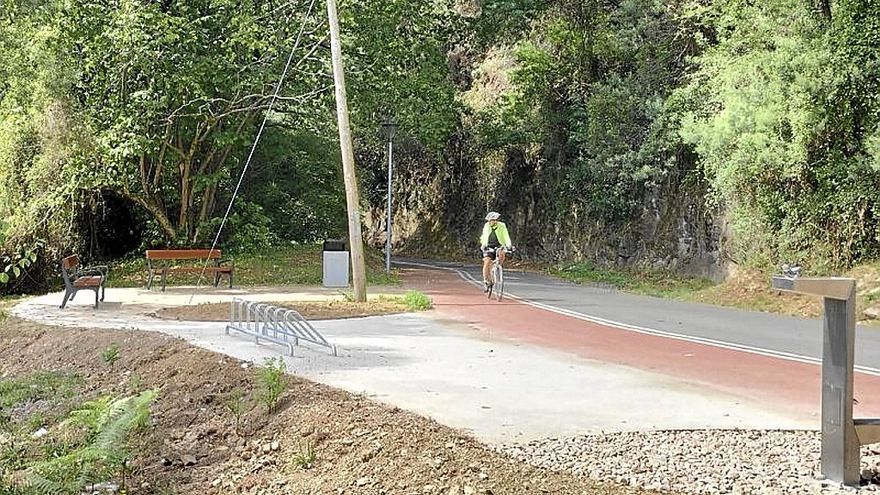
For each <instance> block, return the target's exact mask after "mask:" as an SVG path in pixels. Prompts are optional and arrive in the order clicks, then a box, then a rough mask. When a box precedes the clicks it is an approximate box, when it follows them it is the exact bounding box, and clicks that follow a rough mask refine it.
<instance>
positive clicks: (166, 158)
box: [58, 0, 326, 244]
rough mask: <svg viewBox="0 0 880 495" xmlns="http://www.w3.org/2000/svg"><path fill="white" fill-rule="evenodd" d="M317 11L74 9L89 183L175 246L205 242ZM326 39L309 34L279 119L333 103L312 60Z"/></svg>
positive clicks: (73, 44)
mask: <svg viewBox="0 0 880 495" xmlns="http://www.w3.org/2000/svg"><path fill="white" fill-rule="evenodd" d="M307 6H308V4H307V3H305V2H302V3H297V2H280V1H279V2H258V1H246V2H240V1H233V0H211V1H209V0H196V1H190V2H167V3H160V2H151V3H148V4H144V3H143V2H139V1H135V0H120V1H118V2H115V3H105V2H92V1H88V0H76V1H74V2H67V3H66V4H65V7H64V8H63V9H62V11H61V12H60V13H59V16H58V18H59V22H60V25H61V28H60V31H61V34H60V38H61V40H60V42H61V44H62V45H63V48H64V49H67V50H69V53H72V54H73V57H71V58H70V59H67V60H64V62H65V63H66V64H67V65H68V66H69V67H71V68H72V70H75V71H76V74H77V78H76V81H75V82H74V83H73V84H72V85H71V87H70V90H69V91H70V95H71V97H72V99H73V101H74V102H75V103H76V106H77V110H78V111H77V113H78V117H80V118H82V122H83V125H84V126H85V127H86V128H87V129H88V138H89V139H88V141H87V142H86V143H84V145H83V146H82V147H81V148H80V149H79V150H78V153H77V157H76V158H77V164H78V168H79V171H80V173H81V174H82V176H83V177H84V179H85V182H86V183H87V184H89V186H90V187H91V188H93V189H102V188H103V189H110V190H113V191H116V192H118V193H119V194H121V195H122V196H124V197H126V198H128V199H129V200H131V201H133V202H135V203H137V204H138V205H140V206H142V207H143V208H144V209H145V210H146V211H147V212H149V214H150V215H151V216H152V218H153V219H154V220H155V221H156V222H157V224H158V225H159V226H160V228H161V231H162V232H163V233H164V235H165V237H166V239H167V240H168V241H172V242H179V243H185V244H186V243H194V242H197V240H198V239H200V238H203V237H204V236H205V234H204V233H202V232H200V231H199V226H201V225H203V224H204V223H205V222H206V221H207V220H208V219H209V218H211V216H212V214H213V210H214V203H215V201H216V198H217V188H218V185H219V184H221V181H222V180H223V179H224V178H226V177H228V176H230V175H237V172H238V170H239V169H240V166H241V165H242V164H243V161H244V157H245V152H246V149H247V145H249V144H250V143H251V142H252V140H253V137H254V127H255V122H256V121H257V119H258V118H259V117H262V115H263V114H264V112H265V111H266V109H267V107H268V104H269V101H270V97H271V95H272V89H273V85H274V83H275V82H276V81H277V79H278V77H279V75H280V74H281V68H282V67H283V64H284V62H285V60H286V55H287V52H288V51H289V50H290V48H291V46H292V44H293V42H294V40H295V39H296V34H297V32H298V28H299V27H300V24H301V23H302V22H308V23H312V24H311V25H313V24H314V22H315V20H314V18H311V19H307V18H306V16H307V10H308V9H307ZM321 40H322V36H321V35H320V34H315V33H311V32H309V31H308V30H307V31H306V37H305V40H304V43H302V44H301V47H302V49H301V53H300V57H301V58H300V59H299V60H300V62H299V63H298V66H297V68H296V70H297V77H296V78H291V79H289V81H288V83H287V84H286V85H285V87H284V88H283V90H282V92H281V93H280V94H281V96H282V97H283V102H284V103H286V105H285V104H282V105H279V107H278V111H279V113H278V115H282V114H284V113H285V112H286V111H288V110H290V109H292V110H295V111H297V112H301V109H302V108H303V107H304V106H306V104H305V103H304V100H309V99H319V98H321V97H322V96H323V93H322V90H323V89H326V84H325V82H324V80H323V77H322V75H321V74H320V70H321V66H322V62H321V61H320V60H316V59H314V58H312V55H313V54H314V53H315V52H316V51H317V50H318V49H319V48H320V42H321ZM59 48H61V47H59ZM273 118H275V119H279V118H280V117H278V116H275V117H273Z"/></svg>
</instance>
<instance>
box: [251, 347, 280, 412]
mask: <svg viewBox="0 0 880 495" xmlns="http://www.w3.org/2000/svg"><path fill="white" fill-rule="evenodd" d="M286 372H287V365H286V364H285V363H284V360H283V359H281V358H277V359H274V358H273V359H266V361H265V362H264V363H263V366H261V367H259V368H258V369H257V383H258V386H259V389H260V394H259V399H260V402H262V403H263V404H264V405H265V406H266V409H267V410H268V411H269V412H270V413H272V412H275V408H276V407H277V406H278V401H279V400H280V399H281V396H282V395H284V390H285V389H286V388H287V376H286V375H285V373H286Z"/></svg>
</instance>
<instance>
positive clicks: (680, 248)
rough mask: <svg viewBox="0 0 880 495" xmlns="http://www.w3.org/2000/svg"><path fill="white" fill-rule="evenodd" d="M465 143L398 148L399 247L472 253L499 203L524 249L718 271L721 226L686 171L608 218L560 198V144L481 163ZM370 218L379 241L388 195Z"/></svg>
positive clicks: (610, 262) (369, 235)
mask: <svg viewBox="0 0 880 495" xmlns="http://www.w3.org/2000/svg"><path fill="white" fill-rule="evenodd" d="M466 149H467V143H466V142H465V140H463V139H459V140H458V141H454V142H452V143H450V146H449V148H448V149H447V150H446V153H445V155H444V161H442V162H441V161H439V160H437V161H431V160H429V159H428V157H427V156H426V155H424V154H422V153H419V152H416V153H414V152H413V151H412V150H410V151H405V150H402V151H400V152H397V151H396V152H395V174H396V175H395V185H394V190H395V193H394V219H393V222H394V225H393V227H394V232H393V244H394V249H395V251H398V252H411V253H419V254H431V255H447V256H448V255H451V254H454V255H458V256H464V257H472V258H476V256H477V254H476V250H477V247H478V246H477V238H478V236H479V232H480V229H481V228H482V225H483V217H484V215H485V213H486V211H487V210H496V211H499V212H501V213H502V215H503V217H504V218H503V219H504V221H505V222H506V223H507V225H508V227H509V228H510V231H511V235H512V237H513V240H514V243H515V244H516V245H517V247H518V249H519V252H520V255H521V256H523V257H524V258H527V259H533V260H542V261H554V262H555V261H559V262H564V261H581V260H585V261H591V262H594V263H596V264H598V265H601V266H615V267H639V268H652V269H669V270H673V271H676V272H680V273H686V274H691V275H700V276H706V277H710V278H714V279H719V278H721V277H723V272H724V270H723V260H722V254H721V252H722V249H721V246H722V245H723V229H722V228H721V227H720V225H719V223H718V221H717V220H716V217H717V215H715V214H714V212H712V211H710V210H709V209H708V208H707V206H706V204H705V201H704V200H703V197H704V193H705V189H704V187H702V186H699V185H696V186H695V185H689V186H687V187H685V185H684V183H685V180H684V175H685V174H684V173H679V174H670V175H669V176H668V177H667V178H666V179H665V180H664V181H663V182H662V183H659V184H656V185H655V186H653V187H650V188H647V189H646V191H645V195H644V197H643V198H642V207H641V209H640V211H639V212H638V214H637V215H636V216H634V218H632V219H631V220H628V221H626V222H623V223H616V224H613V225H609V224H605V223H603V222H601V221H597V220H595V219H592V218H590V217H589V216H582V215H581V214H580V213H579V212H578V211H577V209H576V208H573V207H570V206H567V205H565V204H564V202H562V201H560V200H559V198H558V192H557V191H558V189H559V183H560V179H561V174H562V171H563V170H564V166H565V157H564V155H563V154H562V153H555V154H551V155H550V156H552V157H553V159H551V160H548V159H546V156H547V153H543V156H544V157H545V158H538V156H539V155H541V154H532V155H530V154H529V153H527V152H525V151H523V150H518V149H511V150H509V151H507V153H506V154H505V156H502V157H499V159H498V160H497V162H496V163H494V164H493V165H491V167H489V168H492V170H486V168H487V164H486V160H480V159H477V158H473V157H470V156H469V154H468V153H467V152H466ZM487 176H488V177H493V179H492V180H487ZM366 223H367V228H366V230H365V238H366V239H368V241H369V242H371V243H373V244H374V245H377V246H381V245H384V242H385V223H386V222H385V203H384V201H381V202H376V203H375V204H373V205H371V208H370V210H369V213H368V215H367V219H366Z"/></svg>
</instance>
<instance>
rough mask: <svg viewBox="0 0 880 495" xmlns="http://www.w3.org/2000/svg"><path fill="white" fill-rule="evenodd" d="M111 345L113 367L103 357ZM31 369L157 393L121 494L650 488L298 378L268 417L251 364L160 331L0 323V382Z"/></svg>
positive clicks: (104, 389)
mask: <svg viewBox="0 0 880 495" xmlns="http://www.w3.org/2000/svg"><path fill="white" fill-rule="evenodd" d="M114 343H116V344H117V345H118V346H119V356H120V357H119V359H118V361H116V362H115V363H113V364H112V365H111V364H107V363H106V362H105V361H104V360H102V359H101V353H102V351H103V350H104V349H107V348H108V347H109V346H111V345H112V344H114ZM37 370H57V371H70V372H74V373H77V374H78V375H80V376H82V377H83V378H84V381H85V384H84V385H83V390H82V393H81V394H80V395H79V396H78V399H79V400H85V399H88V398H93V397H96V396H99V395H103V394H108V393H113V394H131V393H134V392H137V391H140V390H144V389H146V388H158V389H159V390H160V395H159V399H158V402H157V403H156V404H155V405H154V407H153V412H154V417H153V421H154V427H153V428H152V429H151V430H150V431H149V432H147V433H146V434H144V435H143V436H141V437H140V438H138V439H137V440H136V443H137V448H138V451H139V453H138V454H137V456H136V459H135V461H134V463H133V464H134V479H133V480H132V481H133V482H131V483H129V484H128V486H129V487H131V488H133V489H131V490H130V493H138V494H162V495H169V494H261V495H275V494H278V495H280V494H285V495H288V494H306V493H308V494H325V493H327V494H343V493H344V494H431V493H433V494H443V495H453V494H455V495H461V494H532V493H534V494H543V493H558V494H612V493H613V494H617V493H626V494H631V493H632V494H640V493H649V492H644V491H641V490H637V489H634V488H628V487H622V486H616V485H611V484H600V483H596V482H593V481H590V480H586V479H583V478H577V477H575V476H573V475H570V474H565V473H554V472H550V471H547V470H543V469H538V468H535V467H531V466H528V465H525V464H523V463H521V462H519V461H516V460H514V459H513V458H511V457H508V456H505V455H502V454H499V453H496V452H494V451H492V450H490V449H489V448H487V447H486V446H484V445H482V444H481V443H479V442H477V441H476V440H474V439H472V438H470V437H468V436H467V435H464V434H461V433H459V432H456V431H454V430H452V429H450V428H447V427H445V426H442V425H440V424H437V423H436V422H433V421H431V420H429V419H426V418H423V417H420V416H417V415H415V414H412V413H409V412H407V411H403V410H400V409H397V408H393V407H387V406H384V405H381V404H378V403H376V402H373V401H371V400H370V399H369V398H366V397H361V396H356V395H352V394H349V393H347V392H343V391H339V390H335V389H332V388H329V387H326V386H323V385H320V384H316V383H313V382H309V381H306V380H302V379H298V378H291V379H290V384H289V387H288V389H287V392H286V393H285V395H284V397H283V399H282V402H281V405H280V407H279V410H278V411H277V412H275V413H268V412H267V410H266V407H265V406H264V405H262V404H260V403H259V401H257V400H256V397H257V395H258V394H259V391H258V390H256V386H255V373H254V367H253V366H248V364H247V363H242V362H240V361H237V360H234V359H230V358H228V357H225V356H222V355H219V354H216V353H212V352H208V351H205V350H202V349H198V348H195V347H192V346H190V345H188V344H186V343H185V342H183V341H180V340H177V339H173V338H169V337H165V336H162V335H157V334H149V333H143V332H136V331H103V330H88V329H79V330H71V329H62V328H56V327H46V326H42V325H38V324H34V323H30V322H26V321H22V320H19V319H14V318H11V319H7V320H5V321H4V322H2V323H0V377H12V376H20V375H23V374H28V373H32V372H34V371H37ZM236 389H240V390H241V391H243V392H244V393H245V394H246V397H248V403H247V404H246V406H245V410H246V412H245V413H244V415H243V418H242V426H241V428H240V432H239V433H237V432H236V428H235V420H234V417H233V415H232V414H231V413H230V412H229V410H228V409H227V407H226V405H227V404H228V403H229V401H230V398H231V397H232V394H233V393H234V391H235V390H236ZM310 450H313V451H314V459H313V460H312V462H311V464H310V465H308V466H303V464H308V463H307V462H304V460H309V459H308V457H309V456H308V453H309V451H310ZM298 459H299V461H298Z"/></svg>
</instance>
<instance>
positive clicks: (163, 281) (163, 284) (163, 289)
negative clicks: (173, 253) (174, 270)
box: [162, 268, 168, 292]
mask: <svg viewBox="0 0 880 495" xmlns="http://www.w3.org/2000/svg"><path fill="white" fill-rule="evenodd" d="M167 277H168V269H167V268H165V269H163V270H162V292H165V279H166V278H167Z"/></svg>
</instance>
